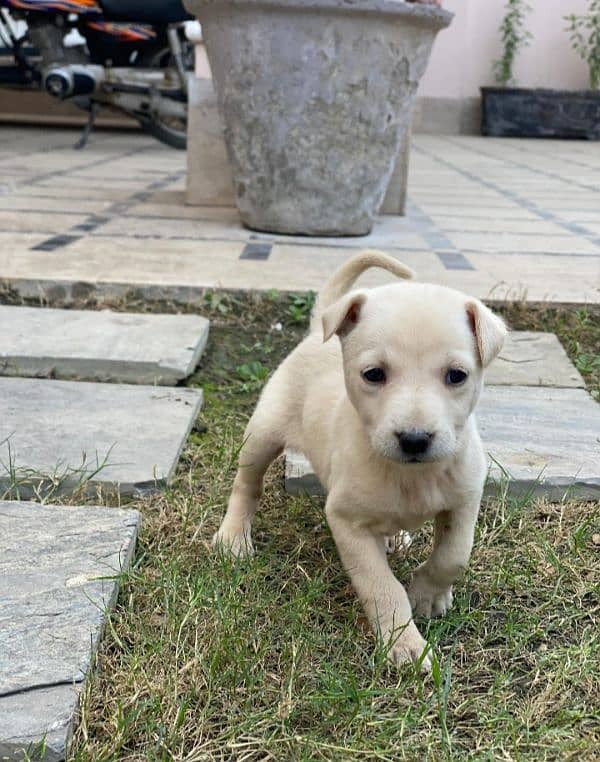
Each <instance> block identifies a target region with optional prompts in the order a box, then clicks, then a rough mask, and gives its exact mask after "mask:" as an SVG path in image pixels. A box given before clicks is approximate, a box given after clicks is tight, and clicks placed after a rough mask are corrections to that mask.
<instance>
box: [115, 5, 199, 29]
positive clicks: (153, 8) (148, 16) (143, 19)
mask: <svg viewBox="0 0 600 762" xmlns="http://www.w3.org/2000/svg"><path fill="white" fill-rule="evenodd" d="M100 5H101V6H102V9H103V11H104V20H105V21H129V22H132V23H139V24H153V25H155V26H158V25H161V24H175V23H177V22H178V21H188V20H189V19H193V18H194V17H193V16H190V14H189V13H188V12H187V11H186V10H185V8H184V7H183V3H182V2H181V0H100Z"/></svg>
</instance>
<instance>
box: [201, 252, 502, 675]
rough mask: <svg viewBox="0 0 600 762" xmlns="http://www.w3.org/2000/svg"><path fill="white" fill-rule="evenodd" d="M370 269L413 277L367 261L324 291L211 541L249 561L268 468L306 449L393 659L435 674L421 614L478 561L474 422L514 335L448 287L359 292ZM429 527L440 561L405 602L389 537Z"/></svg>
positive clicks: (479, 481) (274, 380) (270, 395)
mask: <svg viewBox="0 0 600 762" xmlns="http://www.w3.org/2000/svg"><path fill="white" fill-rule="evenodd" d="M369 267H381V268H384V269H385V270H388V271H389V272H391V273H393V274H395V275H397V276H398V277H399V278H405V279H406V278H411V277H412V272H411V271H410V270H409V269H408V268H407V267H405V266H404V265H402V264H400V263H399V262H397V261H396V260H394V259H392V258H391V257H388V256H386V255H385V254H381V253H379V252H371V251H367V252H363V253H360V254H358V255H356V256H355V257H353V258H351V259H350V260H349V261H348V262H346V263H345V264H344V265H343V266H342V267H341V268H340V269H339V270H338V271H337V272H336V273H335V274H334V275H333V277H332V278H331V280H330V281H329V282H328V283H327V285H326V286H325V288H324V289H323V291H322V293H321V295H320V297H319V300H318V302H317V305H316V308H315V315H314V317H313V321H312V324H311V330H310V333H309V335H308V336H307V337H306V338H305V339H304V341H303V342H302V343H301V344H300V345H299V346H298V347H296V349H295V350H294V351H293V352H292V353H291V354H290V355H289V356H288V357H287V358H286V359H285V360H284V361H283V362H282V363H281V365H280V366H279V368H278V369H277V370H276V372H275V373H274V374H273V376H272V377H271V379H270V380H269V382H268V383H267V385H266V387H265V389H264V391H263V393H262V396H261V398H260V400H259V402H258V405H257V407H256V410H255V411H254V414H253V416H252V418H251V419H250V422H249V423H248V427H247V429H246V436H245V440H244V444H243V447H242V450H241V452H240V459H239V470H238V472H237V475H236V477H235V482H234V485H233V491H232V494H231V497H230V500H229V505H228V508H227V512H226V514H225V517H224V519H223V522H222V524H221V527H220V529H219V531H218V532H217V534H216V535H215V537H214V543H215V544H217V545H221V546H223V547H224V548H226V549H228V550H230V551H231V552H232V553H234V554H236V555H242V554H246V553H251V552H252V540H251V535H250V528H251V523H252V519H253V517H254V514H255V512H256V508H257V505H258V501H259V499H260V496H261V493H262V483H263V476H264V474H265V471H266V469H267V467H268V465H269V464H270V463H271V461H272V460H274V458H276V457H277V456H278V455H279V454H280V453H281V452H282V451H283V450H284V448H293V449H295V450H299V451H301V452H303V453H304V454H305V455H306V456H307V457H308V458H309V460H310V462H311V463H312V465H313V468H314V469H315V472H316V474H317V476H318V477H319V479H320V480H321V483H322V484H323V485H324V486H325V487H326V489H327V492H328V498H327V504H326V508H325V512H326V516H327V521H328V523H329V526H330V528H331V532H332V534H333V537H334V539H335V543H336V546H337V548H338V551H339V554H340V557H341V560H342V563H343V565H344V567H345V569H346V571H347V572H348V574H349V575H350V578H351V580H352V583H353V585H354V588H355V589H356V592H357V593H358V596H359V598H360V600H361V602H362V605H363V606H364V609H365V611H366V613H367V615H368V617H369V620H370V622H371V625H372V626H373V629H374V630H375V632H376V633H378V634H380V635H381V637H382V638H383V639H384V641H385V642H386V644H387V645H388V646H389V656H390V659H391V660H392V661H393V662H395V663H396V664H399V663H401V662H405V661H411V660H412V661H420V663H421V665H422V668H424V669H428V668H429V667H430V659H429V655H428V654H427V653H426V648H427V643H426V641H425V640H424V639H423V638H422V637H421V635H420V633H419V631H418V629H417V627H416V626H415V624H414V622H413V619H412V614H413V611H414V612H415V613H416V614H419V615H423V616H427V617H429V616H436V615H439V614H444V613H445V612H446V611H447V610H448V609H449V608H450V606H451V604H452V584H453V582H454V581H455V580H456V579H457V578H458V577H459V575H460V574H461V573H462V572H463V571H464V569H465V567H466V565H467V562H468V560H469V556H470V553H471V547H472V544H473V533H474V528H475V522H476V519H477V514H478V511H479V504H480V500H481V494H482V490H483V484H484V481H485V477H486V460H485V457H484V452H483V448H482V446H481V441H480V439H479V434H478V432H477V426H476V423H475V417H474V415H473V411H474V409H475V405H476V404H477V400H478V398H479V394H480V391H481V388H482V381H483V369H484V368H485V367H486V366H487V365H489V363H490V362H491V361H492V360H493V358H494V357H495V356H496V355H497V354H498V352H499V351H500V348H501V347H502V343H503V341H504V337H505V333H506V329H505V327H504V324H503V322H502V321H501V320H500V319H499V318H498V317H496V316H495V315H494V314H493V313H492V312H491V311H490V310H489V309H488V308H487V307H485V306H484V305H483V304H482V303H481V302H480V301H478V300H477V299H472V298H470V297H468V296H465V295H464V294H461V293H460V292H458V291H454V290H452V289H449V288H444V287H442V286H433V285H427V284H422V283H410V282H403V283H393V284H390V285H386V286H380V287H378V288H373V289H369V290H357V291H352V292H350V293H348V291H349V289H350V288H351V286H352V284H353V283H354V281H355V280H356V278H357V277H358V276H359V275H360V274H361V273H362V272H363V271H364V270H366V269H368V268H369ZM321 325H322V328H321ZM334 336H336V339H335V340H332V338H333V337H334ZM430 519H432V520H433V521H434V522H435V539H434V545H433V551H432V553H431V555H430V557H429V559H428V560H427V562H426V563H424V564H423V565H422V566H420V567H419V568H418V569H417V570H416V571H415V573H414V575H413V578H412V582H411V584H410V586H409V588H408V593H407V592H406V591H405V589H404V587H403V586H402V585H401V584H400V582H398V580H397V579H396V578H395V576H394V575H393V573H392V571H391V569H390V568H389V566H388V562H387V559H386V553H385V538H386V537H388V536H391V535H394V534H396V533H397V532H398V531H399V530H414V529H418V528H419V527H420V526H421V525H422V524H423V523H424V522H425V521H428V520H430ZM411 604H412V610H411Z"/></svg>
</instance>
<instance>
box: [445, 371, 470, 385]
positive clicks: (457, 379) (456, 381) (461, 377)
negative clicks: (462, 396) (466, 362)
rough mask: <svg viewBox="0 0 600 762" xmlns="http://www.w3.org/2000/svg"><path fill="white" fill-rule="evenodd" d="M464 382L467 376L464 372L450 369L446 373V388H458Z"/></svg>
mask: <svg viewBox="0 0 600 762" xmlns="http://www.w3.org/2000/svg"><path fill="white" fill-rule="evenodd" d="M466 380H467V374H466V373H465V372H464V370H456V369H454V368H451V369H450V370H449V371H448V372H447V373H446V383H447V384H448V386H460V385H461V384H464V383H465V381H466Z"/></svg>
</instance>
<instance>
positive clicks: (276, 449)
mask: <svg viewBox="0 0 600 762" xmlns="http://www.w3.org/2000/svg"><path fill="white" fill-rule="evenodd" d="M274 412H275V411H274V410H273V408H272V407H271V406H270V404H269V402H267V401H266V399H265V395H264V396H263V398H261V400H259V403H258V405H257V407H256V410H255V411H254V414H253V416H252V418H251V419H250V421H249V423H248V426H247V427H246V433H245V435H244V443H243V445H242V449H241V450H240V455H239V463H238V471H237V474H236V476H235V480H234V482H233V489H232V491H231V496H230V498H229V503H228V505H227V512H226V513H225V516H224V517H223V521H222V522H221V526H220V528H219V531H218V532H217V533H216V534H215V536H214V537H213V546H218V547H222V548H223V549H224V550H227V551H229V552H230V553H231V554H232V555H234V556H250V555H252V554H253V552H254V548H253V546H252V536H251V528H252V519H253V518H254V514H255V513H256V509H257V507H258V502H259V500H260V497H261V495H262V488H263V478H264V475H265V472H266V470H267V468H268V467H269V465H270V464H271V462H272V461H273V460H275V458H276V457H277V456H278V455H279V454H280V453H281V452H282V450H283V441H282V440H281V437H280V436H279V434H278V429H279V426H278V425H277V424H280V421H277V420H276V418H275V416H274Z"/></svg>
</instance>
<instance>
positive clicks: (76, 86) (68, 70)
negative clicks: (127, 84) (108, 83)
mask: <svg viewBox="0 0 600 762" xmlns="http://www.w3.org/2000/svg"><path fill="white" fill-rule="evenodd" d="M103 81H104V68H103V67H102V66H95V65H93V64H89V65H85V64H63V65H62V66H58V65H57V66H49V67H48V68H47V69H46V70H45V71H44V76H43V83H44V88H45V89H46V91H47V92H48V93H50V95H52V96H54V97H55V98H60V100H64V99H65V98H72V97H74V96H76V95H90V94H91V93H93V92H94V91H95V90H97V89H98V88H99V87H100V85H101V84H102V82H103Z"/></svg>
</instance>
